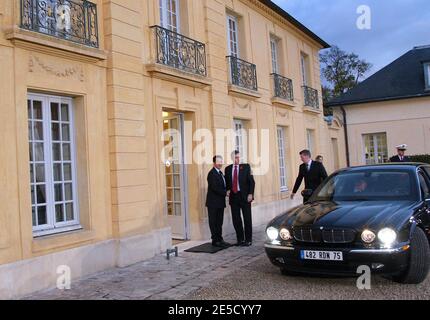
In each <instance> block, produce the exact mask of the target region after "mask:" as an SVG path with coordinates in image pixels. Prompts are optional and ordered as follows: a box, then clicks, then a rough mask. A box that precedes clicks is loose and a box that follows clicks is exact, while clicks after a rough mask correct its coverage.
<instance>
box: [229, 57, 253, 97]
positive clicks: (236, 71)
mask: <svg viewBox="0 0 430 320" xmlns="http://www.w3.org/2000/svg"><path fill="white" fill-rule="evenodd" d="M227 59H228V61H229V66H230V81H231V84H232V85H235V86H238V87H241V88H244V89H248V90H253V91H257V90H258V83H257V67H256V65H255V64H252V63H249V62H247V61H244V60H241V59H239V58H237V57H234V56H228V57H227Z"/></svg>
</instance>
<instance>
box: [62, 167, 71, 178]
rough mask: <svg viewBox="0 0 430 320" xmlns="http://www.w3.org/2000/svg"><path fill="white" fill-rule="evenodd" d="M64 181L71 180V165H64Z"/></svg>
mask: <svg viewBox="0 0 430 320" xmlns="http://www.w3.org/2000/svg"><path fill="white" fill-rule="evenodd" d="M63 167H64V181H71V180H72V165H71V164H68V163H66V164H65V165H64V166H63Z"/></svg>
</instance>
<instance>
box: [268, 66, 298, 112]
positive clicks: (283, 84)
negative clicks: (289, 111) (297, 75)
mask: <svg viewBox="0 0 430 320" xmlns="http://www.w3.org/2000/svg"><path fill="white" fill-rule="evenodd" d="M271 76H272V78H273V98H272V102H279V103H280V104H283V103H284V104H287V105H292V104H294V93H293V80H291V79H289V78H286V77H283V76H281V75H279V74H276V73H272V75H271Z"/></svg>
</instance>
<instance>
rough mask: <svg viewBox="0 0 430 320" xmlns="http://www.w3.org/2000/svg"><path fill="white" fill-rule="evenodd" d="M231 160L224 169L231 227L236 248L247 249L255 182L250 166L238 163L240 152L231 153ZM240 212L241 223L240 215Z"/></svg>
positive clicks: (249, 242)
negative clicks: (234, 233)
mask: <svg viewBox="0 0 430 320" xmlns="http://www.w3.org/2000/svg"><path fill="white" fill-rule="evenodd" d="M232 158H233V164H232V165H230V166H228V167H227V168H226V169H225V180H226V182H227V192H228V195H229V200H230V201H229V202H230V207H231V215H232V220H233V226H234V229H235V230H236V237H237V243H236V246H243V247H249V246H251V245H252V212H251V204H252V201H254V190H255V181H254V177H253V176H252V172H251V166H250V165H249V164H244V163H240V152H239V151H235V152H233V154H232ZM241 210H242V214H243V222H242V216H241V214H240V211H241ZM244 226H245V231H244Z"/></svg>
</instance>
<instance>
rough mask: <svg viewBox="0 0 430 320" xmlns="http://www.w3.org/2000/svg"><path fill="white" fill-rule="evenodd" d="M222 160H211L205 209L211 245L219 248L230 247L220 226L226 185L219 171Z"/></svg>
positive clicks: (216, 157) (220, 158)
mask: <svg viewBox="0 0 430 320" xmlns="http://www.w3.org/2000/svg"><path fill="white" fill-rule="evenodd" d="M223 163H224V161H223V158H222V157H221V156H215V157H214V158H213V168H212V170H211V171H210V172H209V174H208V178H207V181H208V193H207V196H206V207H207V208H208V216H209V228H210V230H211V234H212V245H213V246H215V247H220V248H227V247H229V246H230V244H228V243H227V242H225V241H224V239H223V237H222V225H223V223H224V209H225V208H226V204H225V199H226V196H227V184H226V181H225V177H224V175H223V173H222V171H221V169H222V166H223Z"/></svg>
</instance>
